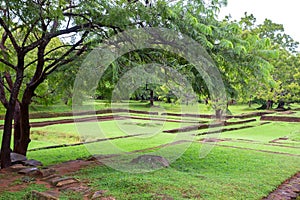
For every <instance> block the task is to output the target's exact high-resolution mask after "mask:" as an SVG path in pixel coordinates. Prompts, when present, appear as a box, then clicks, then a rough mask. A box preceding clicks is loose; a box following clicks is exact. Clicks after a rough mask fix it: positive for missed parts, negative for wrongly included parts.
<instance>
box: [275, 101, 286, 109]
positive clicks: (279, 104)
mask: <svg viewBox="0 0 300 200" xmlns="http://www.w3.org/2000/svg"><path fill="white" fill-rule="evenodd" d="M284 105H285V103H284V101H279V102H278V106H277V109H281V110H286V109H285V108H284Z"/></svg>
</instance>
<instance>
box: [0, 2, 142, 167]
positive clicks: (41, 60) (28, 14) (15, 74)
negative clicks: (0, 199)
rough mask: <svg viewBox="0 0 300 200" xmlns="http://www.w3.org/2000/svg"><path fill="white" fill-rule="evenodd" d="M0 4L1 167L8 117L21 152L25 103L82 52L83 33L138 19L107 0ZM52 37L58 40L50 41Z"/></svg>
mask: <svg viewBox="0 0 300 200" xmlns="http://www.w3.org/2000/svg"><path fill="white" fill-rule="evenodd" d="M120 3H122V2H120ZM0 9H1V11H2V12H1V14H0V25H1V32H2V33H3V34H2V37H1V45H0V46H1V57H0V62H1V79H0V95H1V96H0V100H1V102H2V104H3V105H4V107H5V108H6V114H5V124H4V132H3V140H2V146H1V167H2V168H5V167H8V166H10V165H11V161H10V151H11V150H10V142H11V135H12V121H13V119H14V121H15V123H14V124H15V125H14V148H13V151H14V152H17V153H20V154H23V155H26V152H27V148H28V144H29V142H30V137H29V136H30V125H29V105H30V103H31V102H32V98H33V97H34V96H35V92H36V90H37V88H38V87H39V86H40V85H41V84H42V83H43V82H44V81H45V80H46V79H47V77H48V76H49V75H50V74H51V73H53V72H54V71H55V70H57V69H58V68H60V67H61V66H63V65H66V64H68V63H71V62H72V61H73V60H74V59H75V58H76V57H78V56H80V55H82V54H83V53H84V52H85V50H86V49H87V47H88V46H89V43H91V41H89V40H87V39H88V36H91V37H92V36H93V35H94V36H95V34H92V33H97V36H98V39H99V40H101V39H103V38H105V37H108V36H109V34H112V33H116V32H119V31H122V30H124V29H125V28H126V27H130V26H134V27H135V26H137V25H138V23H134V24H133V23H132V21H131V19H130V18H129V16H128V17H126V13H127V9H128V8H126V9H123V8H122V7H121V6H118V5H116V4H113V3H111V2H109V1H96V0H92V1H88V2H86V1H54V0H43V1H40V0H30V1H19V0H13V1H4V2H2V4H1V5H0ZM120 11H122V12H120ZM116 13H118V14H119V15H123V16H124V17H119V16H117V15H116ZM128 13H130V12H128ZM99 16H101V17H99ZM62 38H68V39H67V40H66V41H63V40H62ZM55 40H60V44H53V41H55Z"/></svg>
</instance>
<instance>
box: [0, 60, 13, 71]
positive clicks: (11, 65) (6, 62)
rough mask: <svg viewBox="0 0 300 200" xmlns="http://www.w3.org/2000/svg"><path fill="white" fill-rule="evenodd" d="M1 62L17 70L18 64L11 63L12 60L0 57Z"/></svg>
mask: <svg viewBox="0 0 300 200" xmlns="http://www.w3.org/2000/svg"><path fill="white" fill-rule="evenodd" d="M0 62H2V63H3V64H5V65H7V66H8V67H10V68H12V69H14V70H16V66H14V65H13V64H11V63H10V62H8V61H6V60H4V59H2V58H0Z"/></svg>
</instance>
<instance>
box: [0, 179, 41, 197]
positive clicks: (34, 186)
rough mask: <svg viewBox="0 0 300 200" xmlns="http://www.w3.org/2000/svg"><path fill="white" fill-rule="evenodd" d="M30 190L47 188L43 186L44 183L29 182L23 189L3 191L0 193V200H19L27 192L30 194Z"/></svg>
mask: <svg viewBox="0 0 300 200" xmlns="http://www.w3.org/2000/svg"><path fill="white" fill-rule="evenodd" d="M32 190H38V191H41V192H42V191H46V190H47V189H46V188H45V186H44V185H40V184H35V183H30V184H28V187H26V188H25V189H22V190H20V191H14V192H3V193H1V195H0V200H8V199H9V200H20V199H24V197H25V196H26V195H27V194H30V192H31V191H32Z"/></svg>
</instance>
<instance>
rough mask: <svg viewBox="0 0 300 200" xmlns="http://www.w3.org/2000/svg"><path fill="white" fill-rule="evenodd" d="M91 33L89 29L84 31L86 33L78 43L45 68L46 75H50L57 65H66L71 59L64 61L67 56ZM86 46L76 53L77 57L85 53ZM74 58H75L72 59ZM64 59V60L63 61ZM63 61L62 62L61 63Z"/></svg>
mask: <svg viewBox="0 0 300 200" xmlns="http://www.w3.org/2000/svg"><path fill="white" fill-rule="evenodd" d="M88 34H89V31H86V32H84V34H83V35H82V37H81V39H80V40H79V41H78V42H77V43H76V44H74V45H73V46H72V47H71V48H70V49H69V50H68V51H67V52H66V53H65V54H64V55H62V56H61V57H60V58H58V59H56V60H55V61H54V62H53V63H51V64H50V65H48V66H47V67H46V68H45V70H44V74H45V75H46V76H48V75H49V74H51V73H52V72H53V71H54V70H55V69H56V68H57V67H58V64H59V65H65V64H67V63H69V62H71V61H69V60H65V61H62V60H63V59H64V58H65V57H67V56H68V55H70V53H72V52H73V51H74V50H75V49H76V48H77V47H78V46H79V45H81V44H82V42H83V41H84V39H85V38H86V37H87V36H88ZM84 48H85V47H82V48H81V49H80V50H79V51H78V52H77V54H76V56H75V57H77V56H79V55H80V54H82V53H83V51H84ZM72 60H74V59H72ZM61 61H62V62H61ZM60 62H61V63H60Z"/></svg>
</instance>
